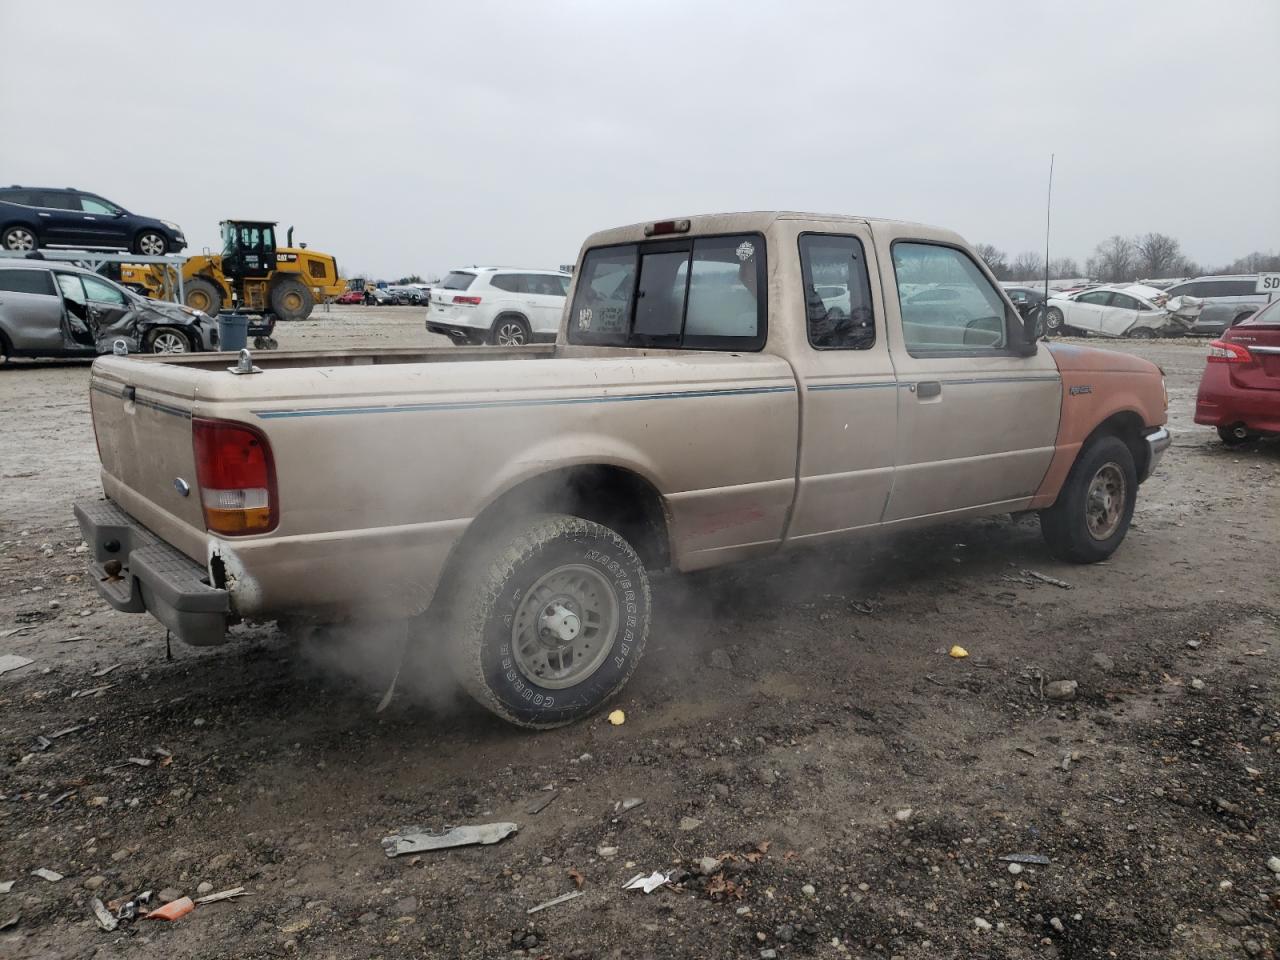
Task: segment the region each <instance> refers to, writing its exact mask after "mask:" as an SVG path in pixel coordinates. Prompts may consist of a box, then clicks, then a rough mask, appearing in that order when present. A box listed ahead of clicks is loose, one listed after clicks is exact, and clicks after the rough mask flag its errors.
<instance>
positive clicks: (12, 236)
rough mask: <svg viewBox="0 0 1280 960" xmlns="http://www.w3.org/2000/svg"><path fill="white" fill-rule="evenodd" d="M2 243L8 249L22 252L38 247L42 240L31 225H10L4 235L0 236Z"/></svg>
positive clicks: (0, 242)
mask: <svg viewBox="0 0 1280 960" xmlns="http://www.w3.org/2000/svg"><path fill="white" fill-rule="evenodd" d="M0 244H3V246H4V248H5V249H6V250H14V251H17V252H19V253H21V252H23V251H27V250H35V249H37V248H38V247H39V246H40V240H39V239H38V238H37V237H36V232H35V231H34V230H32V229H31V228H30V227H9V228H8V229H7V230H5V232H4V236H3V237H0Z"/></svg>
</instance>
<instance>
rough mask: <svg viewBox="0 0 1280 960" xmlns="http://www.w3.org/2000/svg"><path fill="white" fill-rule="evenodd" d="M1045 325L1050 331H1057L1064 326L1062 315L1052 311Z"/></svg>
mask: <svg viewBox="0 0 1280 960" xmlns="http://www.w3.org/2000/svg"><path fill="white" fill-rule="evenodd" d="M1044 323H1045V326H1046V327H1048V328H1049V329H1050V330H1057V329H1058V328H1059V327H1061V326H1062V314H1061V313H1059V312H1058V311H1057V310H1050V311H1049V316H1048V319H1046V320H1045V322H1044Z"/></svg>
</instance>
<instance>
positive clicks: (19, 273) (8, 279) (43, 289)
mask: <svg viewBox="0 0 1280 960" xmlns="http://www.w3.org/2000/svg"><path fill="white" fill-rule="evenodd" d="M0 290H7V291H9V292H10V293H42V294H44V295H45V296H49V297H52V296H54V290H53V279H52V278H51V277H50V276H49V271H48V270H0Z"/></svg>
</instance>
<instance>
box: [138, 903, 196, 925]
mask: <svg viewBox="0 0 1280 960" xmlns="http://www.w3.org/2000/svg"><path fill="white" fill-rule="evenodd" d="M195 908H196V905H195V901H194V900H192V899H191V898H190V897H179V898H178V899H177V900H172V901H170V902H169V903H166V904H165V905H164V906H163V907H160V908H159V909H156V910H152V911H151V912H150V913H148V914H147V915H146V919H148V920H179V919H181V918H182V917H185V916H186V915H187V914H188V913H190V912H191V911H192V910H194V909H195Z"/></svg>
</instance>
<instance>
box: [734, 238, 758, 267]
mask: <svg viewBox="0 0 1280 960" xmlns="http://www.w3.org/2000/svg"><path fill="white" fill-rule="evenodd" d="M755 252H756V247H755V244H753V243H752V242H751V241H750V240H743V241H742V242H741V243H740V244H738V259H739V260H741V261H742V262H743V263H746V262H747V261H748V260H750V259H751V258H752V257H753V256H754V255H755Z"/></svg>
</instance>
